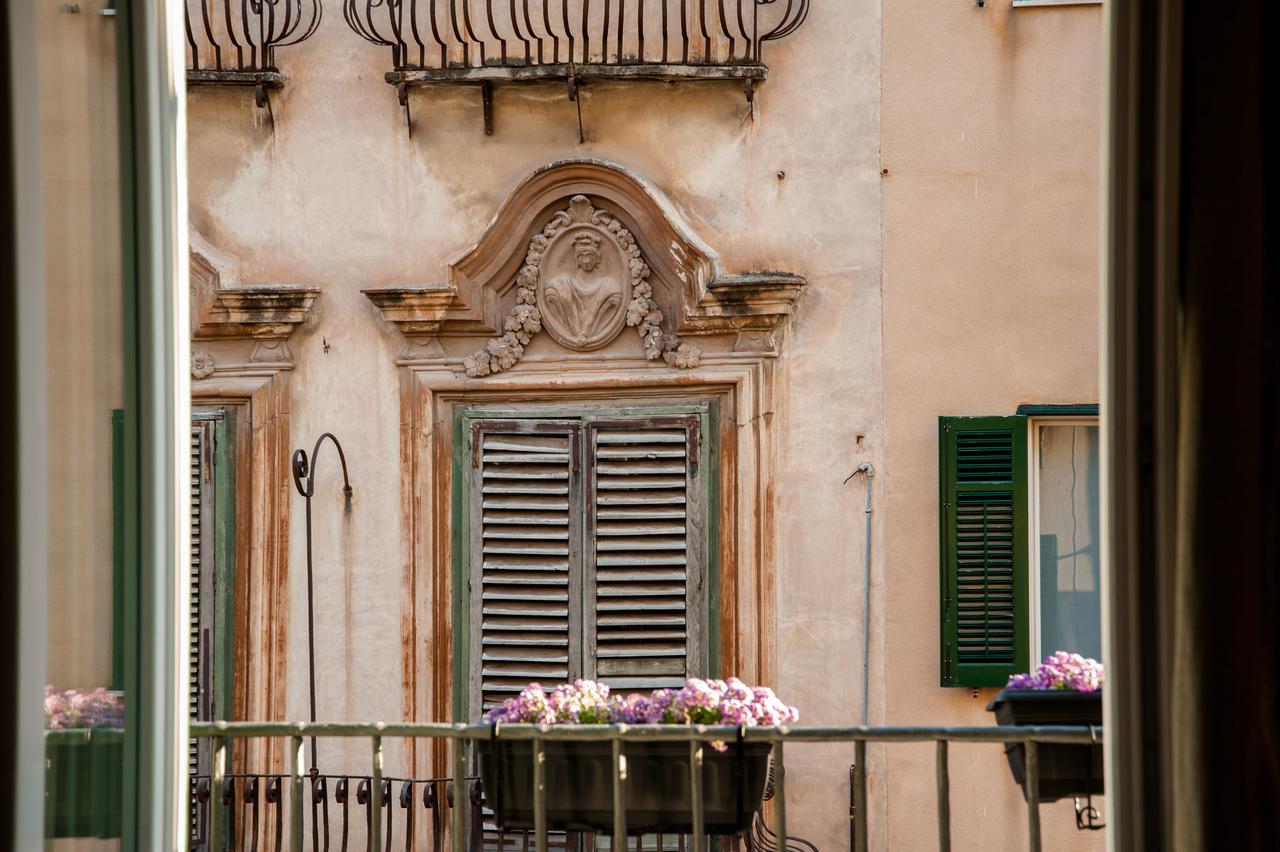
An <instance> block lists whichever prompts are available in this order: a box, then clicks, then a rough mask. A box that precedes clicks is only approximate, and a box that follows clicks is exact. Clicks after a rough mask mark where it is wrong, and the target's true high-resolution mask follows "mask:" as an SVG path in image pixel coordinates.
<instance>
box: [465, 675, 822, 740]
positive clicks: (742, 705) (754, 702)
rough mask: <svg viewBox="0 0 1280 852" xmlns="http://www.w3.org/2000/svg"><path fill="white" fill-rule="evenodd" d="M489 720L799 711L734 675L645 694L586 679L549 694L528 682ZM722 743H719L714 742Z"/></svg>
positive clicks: (757, 715) (688, 720) (732, 720)
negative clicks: (625, 692) (618, 690)
mask: <svg viewBox="0 0 1280 852" xmlns="http://www.w3.org/2000/svg"><path fill="white" fill-rule="evenodd" d="M484 718H485V720H486V721H489V722H505V723H508V724H510V723H528V724H545V725H554V724H561V725H603V724H610V723H615V724H616V723H625V724H630V725H655V724H664V725H680V724H694V725H721V724H724V725H735V726H747V727H752V726H757V725H781V724H785V723H787V722H794V721H796V720H797V719H799V718H800V714H799V713H798V712H797V711H796V709H795V708H794V707H789V706H787V705H786V704H783V703H782V702H781V701H779V700H778V698H777V696H775V695H774V694H773V690H771V689H769V688H767V687H762V686H758V687H751V686H748V685H747V684H745V683H743V682H742V681H741V680H738V679H737V678H730V679H729V680H727V681H724V680H703V679H701V678H690V679H689V680H687V681H686V682H685V684H684V686H682V687H681V688H679V689H657V690H654V691H653V692H652V693H650V694H649V695H642V694H640V693H631V694H630V695H627V696H625V697H624V696H620V695H615V694H613V693H611V692H610V690H609V687H608V686H606V685H605V684H602V683H597V682H595V681H591V680H575V681H574V682H573V683H567V684H563V685H561V686H557V687H556V688H555V689H553V690H552V691H551V693H550V694H548V693H547V692H546V691H545V690H544V689H543V688H542V687H541V686H540V685H538V684H536V683H531V684H529V685H528V686H527V687H525V688H524V689H523V690H521V691H520V694H519V695H517V696H515V697H514V698H508V699H507V700H506V701H504V702H503V703H502V704H500V705H499V706H497V707H494V708H493V709H492V710H490V711H489V712H487V713H486V714H485V717H484ZM712 745H713V747H722V746H723V743H719V744H717V743H713V744H712Z"/></svg>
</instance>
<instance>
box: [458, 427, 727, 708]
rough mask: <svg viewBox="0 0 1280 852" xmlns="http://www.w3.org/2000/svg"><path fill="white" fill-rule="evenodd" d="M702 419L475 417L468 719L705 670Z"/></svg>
mask: <svg viewBox="0 0 1280 852" xmlns="http://www.w3.org/2000/svg"><path fill="white" fill-rule="evenodd" d="M705 420H706V414H705V413H690V414H672V415H661V416H658V415H654V416H616V415H611V416H604V415H601V416H594V415H587V416H578V417H572V418H566V417H559V418H550V417H549V418H546V419H539V418H494V417H478V418H471V419H469V420H468V427H469V428H468V432H467V434H468V444H467V461H468V463H469V468H470V469H469V473H468V474H464V476H463V477H460V479H465V481H466V485H467V495H466V500H465V505H466V511H467V518H466V519H465V522H466V524H467V535H466V536H465V540H466V542H467V556H466V563H467V573H466V575H465V576H466V577H467V580H468V581H469V582H468V589H467V590H468V592H469V600H468V601H467V603H466V605H465V607H464V608H463V611H464V612H465V613H466V616H467V618H468V620H469V629H468V631H467V639H468V641H467V643H466V647H465V650H464V653H465V655H466V657H467V659H468V664H467V667H466V669H467V671H468V674H469V683H468V684H467V685H466V687H465V691H466V693H467V695H468V706H467V710H466V715H467V716H469V717H471V718H475V717H477V716H478V715H479V714H480V713H481V712H483V710H485V709H488V708H489V707H492V706H494V705H495V704H497V703H499V702H500V701H502V700H503V699H505V698H508V697H510V696H511V695H514V694H515V693H517V692H519V691H520V689H522V688H523V687H524V686H525V685H527V684H528V683H530V682H531V681H538V682H540V683H543V684H547V685H553V684H557V683H562V682H564V681H566V680H571V679H573V678H576V677H591V678H596V679H599V680H602V681H604V682H606V683H608V684H610V685H611V686H613V687H614V688H617V689H636V690H639V689H653V688H657V687H662V686H671V685H676V684H680V683H683V681H684V679H685V677H687V676H690V675H692V674H706V673H707V665H706V661H705V658H704V647H705V643H704V638H703V625H704V624H705V623H706V611H707V607H708V593H707V592H708V588H707V583H706V582H705V576H704V575H705V571H706V566H707V556H708V551H709V542H708V541H707V534H706V524H705V512H706V509H705V507H706V505H707V502H708V500H707V495H706V491H707V485H706V480H705V479H704V476H703V468H704V467H705V462H704V461H703V456H704V455H705V454H706V448H705V447H704V446H703V436H704V435H705V434H706V426H705V422H704V421H705Z"/></svg>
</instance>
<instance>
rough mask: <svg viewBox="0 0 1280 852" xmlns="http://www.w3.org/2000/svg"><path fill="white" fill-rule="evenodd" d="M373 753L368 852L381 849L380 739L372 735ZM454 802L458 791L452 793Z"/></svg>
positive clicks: (375, 851)
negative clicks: (371, 803) (371, 808)
mask: <svg viewBox="0 0 1280 852" xmlns="http://www.w3.org/2000/svg"><path fill="white" fill-rule="evenodd" d="M369 740H370V742H371V744H372V746H373V749H372V751H373V753H372V755H371V757H372V759H373V774H372V781H371V783H370V784H369V795H370V797H372V799H373V810H372V812H371V813H370V814H369V852H377V850H378V849H381V848H382V737H380V736H378V735H377V734H374V735H373V736H372V737H370V738H369ZM453 798H454V799H455V801H456V800H457V798H458V791H457V790H454V791H453Z"/></svg>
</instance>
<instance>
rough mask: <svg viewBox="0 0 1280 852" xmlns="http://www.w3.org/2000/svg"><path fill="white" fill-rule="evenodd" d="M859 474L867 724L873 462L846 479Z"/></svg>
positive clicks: (864, 721)
mask: <svg viewBox="0 0 1280 852" xmlns="http://www.w3.org/2000/svg"><path fill="white" fill-rule="evenodd" d="M859 473H861V474H863V475H864V476H865V477H866V481H867V505H866V509H865V511H864V513H863V517H864V518H865V526H864V529H863V536H862V537H863V541H864V544H865V547H864V550H863V566H862V567H863V572H862V724H864V725H865V724H867V722H868V719H869V718H870V711H871V480H872V478H873V477H875V475H876V469H875V467H874V466H873V465H872V464H871V462H863V463H862V464H860V465H858V469H857V470H855V471H854V472H853V473H851V474H849V476H848V477H847V478H846V479H845V482H848V481H849V480H850V479H853V478H854V477H855V476H857V475H858V474H859Z"/></svg>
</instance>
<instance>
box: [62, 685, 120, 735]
mask: <svg viewBox="0 0 1280 852" xmlns="http://www.w3.org/2000/svg"><path fill="white" fill-rule="evenodd" d="M44 719H45V727H46V728H47V729H48V730H51V731H60V730H65V729H67V728H123V727H124V698H123V697H122V696H121V695H120V693H118V692H112V691H110V690H108V689H106V688H104V687H98V688H97V689H94V690H90V691H89V692H85V691H83V690H79V689H67V690H64V691H62V692H59V691H58V690H56V689H54V688H53V687H52V686H46V687H45V688H44Z"/></svg>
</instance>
